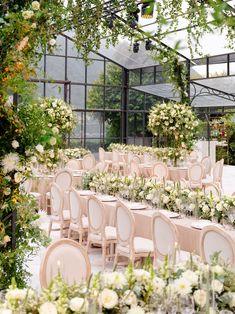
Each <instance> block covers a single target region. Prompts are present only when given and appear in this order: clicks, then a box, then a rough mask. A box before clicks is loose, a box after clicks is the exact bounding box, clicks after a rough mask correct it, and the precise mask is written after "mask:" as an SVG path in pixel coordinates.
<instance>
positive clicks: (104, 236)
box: [87, 196, 117, 269]
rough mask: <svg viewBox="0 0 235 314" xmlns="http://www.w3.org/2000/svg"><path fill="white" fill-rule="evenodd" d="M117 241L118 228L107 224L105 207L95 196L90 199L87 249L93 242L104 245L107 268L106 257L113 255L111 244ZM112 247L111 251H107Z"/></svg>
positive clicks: (103, 256)
mask: <svg viewBox="0 0 235 314" xmlns="http://www.w3.org/2000/svg"><path fill="white" fill-rule="evenodd" d="M116 242H117V233H116V228H115V227H113V226H108V225H106V217H105V209H104V205H103V204H102V202H101V201H99V200H98V199H97V198H96V197H95V196H91V197H90V198H89V200H88V237H87V251H88V250H89V248H90V245H91V244H92V243H94V244H99V245H101V247H102V266H103V269H104V268H105V263H106V257H111V256H113V254H111V246H112V245H114V244H116ZM107 249H110V252H107Z"/></svg>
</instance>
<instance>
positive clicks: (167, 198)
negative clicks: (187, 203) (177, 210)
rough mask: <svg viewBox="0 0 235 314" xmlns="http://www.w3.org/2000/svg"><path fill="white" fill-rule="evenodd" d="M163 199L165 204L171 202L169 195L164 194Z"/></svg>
mask: <svg viewBox="0 0 235 314" xmlns="http://www.w3.org/2000/svg"><path fill="white" fill-rule="evenodd" d="M162 201H163V203H164V204H167V203H169V201H170V198H169V197H168V196H164V197H163V199H162Z"/></svg>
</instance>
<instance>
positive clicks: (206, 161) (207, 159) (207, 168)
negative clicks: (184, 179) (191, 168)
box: [201, 156, 211, 175]
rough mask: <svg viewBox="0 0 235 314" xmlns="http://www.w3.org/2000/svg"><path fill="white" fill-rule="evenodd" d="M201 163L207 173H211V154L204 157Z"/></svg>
mask: <svg viewBox="0 0 235 314" xmlns="http://www.w3.org/2000/svg"><path fill="white" fill-rule="evenodd" d="M201 164H202V166H203V167H204V170H205V175H210V173H211V159H210V157H209V156H206V157H203V158H202V160H201Z"/></svg>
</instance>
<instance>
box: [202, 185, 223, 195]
mask: <svg viewBox="0 0 235 314" xmlns="http://www.w3.org/2000/svg"><path fill="white" fill-rule="evenodd" d="M204 193H205V195H208V196H209V195H213V196H218V197H219V196H220V195H221V191H220V189H219V188H218V187H217V185H215V184H213V183H209V184H207V185H206V186H205V188H204Z"/></svg>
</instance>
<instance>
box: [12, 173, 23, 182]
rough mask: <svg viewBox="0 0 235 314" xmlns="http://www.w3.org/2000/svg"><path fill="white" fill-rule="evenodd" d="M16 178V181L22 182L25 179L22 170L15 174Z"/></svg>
mask: <svg viewBox="0 0 235 314" xmlns="http://www.w3.org/2000/svg"><path fill="white" fill-rule="evenodd" d="M14 180H15V182H16V183H20V182H21V181H22V180H23V175H22V174H21V173H20V172H16V173H15V174H14Z"/></svg>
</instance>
